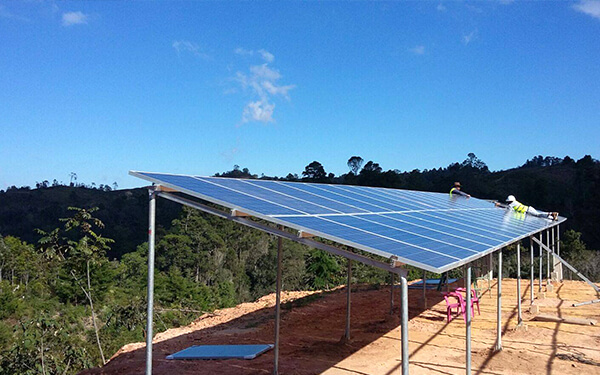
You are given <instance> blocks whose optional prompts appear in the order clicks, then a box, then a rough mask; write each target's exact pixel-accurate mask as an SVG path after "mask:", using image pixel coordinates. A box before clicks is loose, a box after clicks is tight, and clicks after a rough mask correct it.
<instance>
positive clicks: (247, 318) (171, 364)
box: [84, 279, 600, 375]
mask: <svg viewBox="0 0 600 375" xmlns="http://www.w3.org/2000/svg"><path fill="white" fill-rule="evenodd" d="M457 284H460V285H457ZM487 285H488V283H487V281H483V282H480V287H483V289H482V293H483V295H482V296H481V301H480V308H481V315H477V312H475V314H476V315H475V317H474V319H473V333H472V337H473V339H472V348H473V350H472V353H473V364H472V368H473V373H474V374H561V375H563V374H577V375H580V374H586V375H587V374H600V325H589V326H582V325H573V324H565V323H549V322H538V321H532V320H531V318H532V317H533V315H531V314H530V313H529V312H528V310H529V305H530V302H529V295H530V294H529V282H528V281H526V280H522V282H521V285H522V291H521V295H522V297H523V319H524V325H523V326H522V327H519V328H518V329H516V325H517V292H516V287H517V282H516V280H514V279H504V280H503V282H502V289H503V293H502V332H503V334H502V344H503V350H502V351H499V352H496V351H494V350H493V347H494V344H495V342H496V292H497V289H496V285H497V283H496V281H495V280H494V281H492V283H491V285H492V288H491V291H488V290H487ZM456 286H462V282H461V281H459V282H457V283H456V284H454V285H452V287H456ZM544 290H545V287H544ZM534 291H535V292H536V295H537V291H538V286H537V284H535V285H534ZM422 296H423V291H422V289H409V310H410V311H409V327H408V331H409V351H410V364H409V366H410V372H411V374H464V372H465V323H464V321H463V320H462V318H460V317H459V319H453V320H452V321H451V322H450V323H448V322H447V319H446V305H445V302H444V300H443V298H442V297H441V295H440V293H439V292H437V291H435V290H429V291H427V307H428V308H425V307H424V305H423V297H422ZM595 298H600V296H597V295H596V293H595V292H594V290H593V289H592V288H591V287H590V286H589V285H587V284H585V283H583V282H578V281H565V282H563V283H558V284H555V285H554V291H552V292H548V293H546V296H545V298H540V299H538V298H537V297H536V300H535V304H537V305H538V306H539V308H540V312H541V313H544V314H552V315H556V316H561V317H577V318H588V319H596V320H597V321H598V324H600V304H593V305H586V306H581V307H571V304H572V303H575V302H583V301H589V300H592V299H595ZM282 299H283V301H286V304H285V305H284V307H283V308H282V322H281V343H280V359H279V373H280V374H289V375H304V374H326V375H342V374H344V375H346V374H360V375H364V374H383V375H388V374H399V373H400V365H401V364H400V327H399V323H400V319H399V315H400V311H399V306H398V302H399V300H400V294H399V289H398V288H395V290H394V300H395V301H396V305H395V307H394V310H393V314H392V315H390V287H389V286H382V287H381V288H379V289H373V288H368V287H365V286H360V287H353V289H352V315H351V341H350V342H348V343H344V342H343V341H341V340H340V339H341V338H342V336H343V335H344V329H345V317H346V289H345V288H340V289H338V290H335V291H332V292H327V293H310V292H289V293H285V292H284V293H283V295H282ZM274 304H275V297H274V295H269V296H265V297H263V298H261V299H260V300H258V301H257V302H254V303H244V304H241V305H239V306H236V307H234V308H229V309H223V310H219V311H217V312H215V313H214V314H206V315H203V316H201V317H200V318H198V320H196V321H195V322H194V323H192V324H191V325H189V326H187V327H181V328H177V329H171V330H168V331H166V332H162V333H159V334H157V335H156V337H155V340H154V352H153V353H154V362H153V365H154V374H159V375H160V374H166V375H175V374H236V375H237V374H270V373H272V371H273V358H274V355H273V351H272V350H271V351H269V352H267V353H265V354H263V355H262V356H260V357H258V358H256V359H254V360H209V361H198V360H196V361H190V360H186V361H181V360H167V359H166V356H167V355H168V354H172V353H174V352H177V351H179V350H182V349H184V348H186V347H189V346H191V345H202V344H264V343H273V332H274V331H273V330H274V318H273V316H274ZM144 366H145V345H144V344H143V343H134V344H129V345H126V346H124V347H123V348H122V349H121V350H119V352H117V353H116V354H115V355H114V356H113V357H112V358H111V360H110V361H109V362H108V363H107V364H106V365H105V366H104V367H102V368H96V369H92V370H88V371H85V372H84V373H85V374H143V373H144V368H145V367H144Z"/></svg>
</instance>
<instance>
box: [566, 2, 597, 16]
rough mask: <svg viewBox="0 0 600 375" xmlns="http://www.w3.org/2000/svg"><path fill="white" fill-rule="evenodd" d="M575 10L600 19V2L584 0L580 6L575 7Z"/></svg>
mask: <svg viewBox="0 0 600 375" xmlns="http://www.w3.org/2000/svg"><path fill="white" fill-rule="evenodd" d="M573 9H575V10H576V11H578V12H581V13H585V14H587V15H588V16H592V17H594V18H597V19H600V0H582V1H580V2H579V3H578V4H575V5H573Z"/></svg>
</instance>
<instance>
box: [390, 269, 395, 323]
mask: <svg viewBox="0 0 600 375" xmlns="http://www.w3.org/2000/svg"><path fill="white" fill-rule="evenodd" d="M394 281H396V278H395V277H394V274H393V273H391V272H390V315H392V314H394Z"/></svg>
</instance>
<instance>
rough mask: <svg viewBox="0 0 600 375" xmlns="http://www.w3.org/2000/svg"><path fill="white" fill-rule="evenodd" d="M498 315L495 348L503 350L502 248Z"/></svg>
mask: <svg viewBox="0 0 600 375" xmlns="http://www.w3.org/2000/svg"><path fill="white" fill-rule="evenodd" d="M497 313H498V314H497V316H496V347H495V348H494V350H496V351H500V350H502V250H499V251H498V306H497Z"/></svg>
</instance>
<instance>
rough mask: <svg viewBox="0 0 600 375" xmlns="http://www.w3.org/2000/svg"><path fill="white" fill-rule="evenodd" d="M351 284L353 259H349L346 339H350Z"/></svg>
mask: <svg viewBox="0 0 600 375" xmlns="http://www.w3.org/2000/svg"><path fill="white" fill-rule="evenodd" d="M351 286H352V260H351V259H348V284H347V287H346V288H347V289H348V290H347V291H346V333H345V335H344V336H345V338H346V341H350V306H351V305H350V303H351V302H350V295H351V293H352V290H351Z"/></svg>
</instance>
